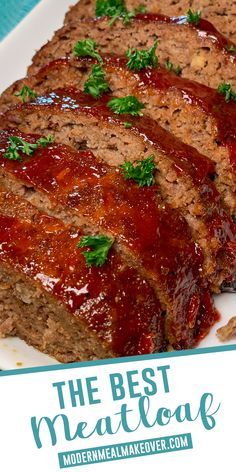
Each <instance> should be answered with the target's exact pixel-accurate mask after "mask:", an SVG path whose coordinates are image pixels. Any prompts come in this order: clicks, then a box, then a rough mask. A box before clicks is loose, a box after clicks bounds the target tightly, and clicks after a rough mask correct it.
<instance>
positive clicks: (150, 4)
mask: <svg viewBox="0 0 236 472" xmlns="http://www.w3.org/2000/svg"><path fill="white" fill-rule="evenodd" d="M140 3H141V4H142V5H143V6H144V7H145V8H146V10H147V12H150V13H162V14H163V15H168V16H180V15H185V14H186V12H187V11H188V10H189V9H190V8H191V9H192V11H197V10H200V11H201V13H202V17H204V19H206V20H208V21H210V22H212V23H213V24H214V25H215V26H216V28H217V29H218V30H219V31H220V32H221V33H223V34H225V35H226V36H228V37H229V38H230V39H231V40H232V41H235V42H236V33H235V30H236V3H235V1H234V0H233V1H230V2H229V0H179V1H173V0H163V1H162V2H156V1H154V0H143V1H142V2H140V1H139V0H126V2H125V5H126V7H127V9H128V10H129V11H131V10H134V9H135V8H137V7H139V6H140ZM95 5H96V1H95V0H80V1H79V2H78V3H76V5H73V6H72V7H71V8H70V10H69V11H68V13H67V14H66V17H65V23H74V22H75V21H76V20H80V19H84V18H88V17H93V16H95Z"/></svg>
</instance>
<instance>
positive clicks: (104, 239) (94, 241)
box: [78, 234, 114, 267]
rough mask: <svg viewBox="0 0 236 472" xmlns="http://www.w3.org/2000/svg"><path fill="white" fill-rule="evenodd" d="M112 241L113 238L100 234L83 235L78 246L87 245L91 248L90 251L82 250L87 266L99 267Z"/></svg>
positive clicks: (103, 261) (105, 257) (105, 258)
mask: <svg viewBox="0 0 236 472" xmlns="http://www.w3.org/2000/svg"><path fill="white" fill-rule="evenodd" d="M113 243H114V239H112V238H108V236H104V235H102V234H101V235H99V236H84V237H83V238H82V239H81V240H80V242H79V244H78V247H89V248H90V249H92V251H84V252H83V255H84V257H85V260H86V264H87V266H89V267H91V266H96V267H100V266H102V265H103V264H104V263H105V262H106V260H107V257H108V253H109V250H110V249H111V246H112V244H113Z"/></svg>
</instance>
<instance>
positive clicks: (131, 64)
mask: <svg viewBox="0 0 236 472" xmlns="http://www.w3.org/2000/svg"><path fill="white" fill-rule="evenodd" d="M157 46H158V41H155V43H154V44H153V46H152V47H151V48H150V49H143V50H141V49H134V50H132V49H131V48H129V49H128V51H126V57H127V58H128V62H127V67H128V68H129V69H131V70H141V69H145V68H146V67H156V66H157V64H158V58H157V56H156V49H157Z"/></svg>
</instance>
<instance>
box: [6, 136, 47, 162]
mask: <svg viewBox="0 0 236 472" xmlns="http://www.w3.org/2000/svg"><path fill="white" fill-rule="evenodd" d="M52 142H53V137H52V136H50V135H49V136H47V137H42V138H39V139H38V141H37V142H36V143H34V144H33V143H28V142H27V141H24V140H23V139H21V138H19V136H11V137H10V138H9V144H10V145H9V146H8V148H7V150H6V152H5V154H3V156H4V157H5V158H6V159H9V160H12V161H21V160H22V157H21V155H20V154H19V151H20V152H22V153H23V154H26V155H27V156H32V154H34V152H35V151H36V149H38V147H39V146H42V147H46V146H48V144H50V143H52Z"/></svg>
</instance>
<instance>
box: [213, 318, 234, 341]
mask: <svg viewBox="0 0 236 472" xmlns="http://www.w3.org/2000/svg"><path fill="white" fill-rule="evenodd" d="M217 336H218V338H219V340H220V341H222V342H224V341H228V340H229V339H232V338H236V316H233V318H231V319H230V320H229V321H228V323H227V325H225V326H222V327H221V328H219V329H218V330H217Z"/></svg>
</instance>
